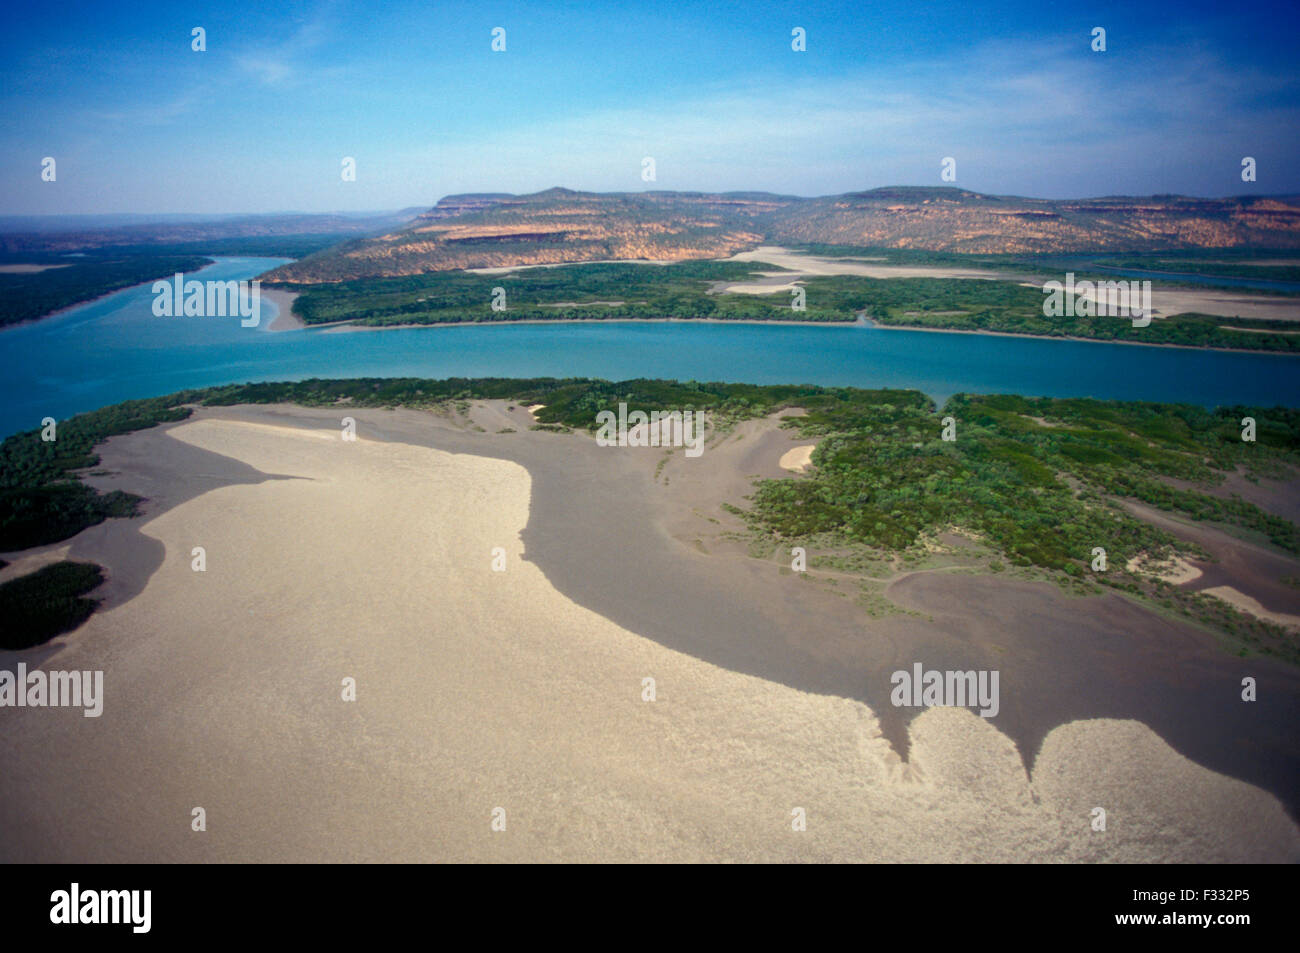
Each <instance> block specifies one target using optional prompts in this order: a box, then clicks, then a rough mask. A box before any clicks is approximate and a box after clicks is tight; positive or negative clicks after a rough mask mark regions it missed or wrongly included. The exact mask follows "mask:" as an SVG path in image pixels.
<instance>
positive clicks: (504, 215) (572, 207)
mask: <svg viewBox="0 0 1300 953" xmlns="http://www.w3.org/2000/svg"><path fill="white" fill-rule="evenodd" d="M763 242H774V243H784V244H816V243H821V244H832V245H854V246H869V247H879V248H913V249H925V250H930V251H946V252H970V253H977V254H999V253H1000V254H1037V253H1050V252H1089V251H1156V250H1172V249H1178V248H1208V247H1224V248H1226V247H1240V246H1255V247H1261V248H1291V247H1297V246H1300V199H1297V197H1295V196H1284V197H1260V198H1253V197H1239V198H1227V199H1198V198H1188V197H1185V196H1177V195H1165V196H1152V197H1148V198H1131V197H1124V196H1119V197H1109V198H1097V199H1070V200H1052V199H1026V198H1016V197H1011V196H995V195H981V194H979V193H976V192H968V191H965V190H963V189H957V188H952V187H942V188H925V187H892V188H883V189H874V190H872V191H869V192H851V193H847V194H844V195H834V196H825V197H821V198H799V197H797V196H789V195H773V194H771V193H766V192H727V193H721V194H711V193H701V192H608V193H595V192H574V191H571V190H569V189H562V188H554V189H548V190H546V191H545V192H538V193H536V194H533V195H509V194H504V193H480V194H470V195H451V196H447V197H446V198H444V199H442V200H441V201H439V202H438V204H437V205H435V206H434V207H433V208H431V209H429V210H428V211H426V212H424V213H422V214H420V215H419V216H417V217H416V218H415V219H413V220H411V221H410V222H409V223H408V224H406V225H405V226H403V227H402V228H400V229H398V230H396V231H393V232H390V233H388V234H385V235H381V236H378V237H372V238H361V239H357V240H354V241H350V242H347V243H345V244H342V245H338V246H335V247H333V248H330V249H327V250H325V251H322V252H319V253H317V254H314V255H311V256H309V257H307V258H304V259H302V260H301V261H297V262H294V263H293V264H290V265H285V266H284V267H282V268H279V269H276V270H275V271H274V272H271V273H270V274H269V275H268V276H267V280H270V281H283V282H294V283H302V284H314V283H319V282H333V281H344V280H348V279H351V278H363V277H381V276H396V275H412V274H422V273H425V272H430V271H449V270H454V269H458V268H492V267H507V266H515V265H551V264H563V263H567V262H583V261H608V260H648V261H682V260H687V259H698V258H723V257H726V256H728V255H732V254H735V253H736V252H739V251H745V250H748V249H751V248H754V247H756V246H757V245H759V244H760V243H763Z"/></svg>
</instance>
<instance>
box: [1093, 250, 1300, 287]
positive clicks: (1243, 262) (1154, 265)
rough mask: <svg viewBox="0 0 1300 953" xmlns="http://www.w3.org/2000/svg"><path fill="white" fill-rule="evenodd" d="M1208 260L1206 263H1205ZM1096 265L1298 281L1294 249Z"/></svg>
mask: <svg viewBox="0 0 1300 953" xmlns="http://www.w3.org/2000/svg"><path fill="white" fill-rule="evenodd" d="M1207 259H1208V260H1207ZM1259 260H1265V261H1287V263H1286V264H1269V265H1260V264H1255V262H1256V261H1259ZM1095 264H1096V265H1098V266H1104V267H1107V268H1121V269H1127V270H1141V271H1163V272H1168V273H1169V274H1170V275H1180V274H1181V275H1204V276H1207V277H1216V276H1221V277H1225V278H1255V279H1259V280H1263V281H1300V256H1297V255H1296V252H1295V250H1294V249H1289V250H1286V251H1278V252H1273V253H1269V252H1263V251H1257V250H1255V249H1249V250H1238V249H1229V248H1214V249H1206V250H1204V251H1202V252H1201V253H1200V254H1199V255H1198V254H1196V253H1194V252H1180V253H1179V254H1177V255H1146V256H1126V257H1118V258H1107V259H1099V260H1097V261H1096V262H1095Z"/></svg>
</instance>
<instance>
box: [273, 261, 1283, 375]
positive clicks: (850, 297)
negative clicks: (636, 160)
mask: <svg viewBox="0 0 1300 953" xmlns="http://www.w3.org/2000/svg"><path fill="white" fill-rule="evenodd" d="M813 247H814V248H816V249H818V250H824V248H825V247H826V246H813ZM834 248H835V249H837V250H839V251H847V249H844V248H842V247H841V246H834ZM853 250H854V251H867V250H864V249H853ZM889 257H890V258H891V261H898V262H900V263H911V264H917V263H931V264H945V265H950V264H958V263H960V264H964V265H967V266H979V267H989V268H992V267H1007V266H1008V263H1007V262H1006V261H1004V260H1003V259H1004V257H1005V256H982V257H980V258H975V257H971V258H969V259H967V257H966V256H958V255H952V254H944V253H939V252H912V253H909V254H907V255H903V254H902V253H900V252H898V251H893V252H892V254H891V255H890V256H889ZM1015 267H1018V268H1021V269H1022V270H1023V268H1024V265H1022V264H1021V265H1015ZM773 268H774V266H770V265H766V264H761V263H760V264H753V263H746V262H720V261H689V262H679V263H677V264H673V265H662V266H656V265H637V264H590V265H569V266H565V267H561V268H525V269H520V270H518V271H516V272H512V273H510V274H500V275H480V274H471V273H469V272H461V271H445V272H435V273H432V274H424V275H412V276H408V277H402V278H363V279H358V280H354V281H344V282H339V283H338V284H333V285H313V286H305V287H303V288H302V289H301V290H302V294H301V295H300V296H299V297H298V299H297V300H296V301H295V302H294V313H295V314H297V315H298V316H299V317H301V318H302V320H303V321H304V322H305V323H307V324H326V323H331V322H338V321H352V322H355V323H357V324H363V325H369V326H373V327H385V326H393V325H402V324H452V323H461V322H483V321H493V322H508V321H559V320H633V319H649V318H674V319H683V320H689V319H712V320H732V321H810V322H852V321H854V320H855V319H856V318H857V316H858V315H859V314H865V315H866V316H868V317H870V318H871V319H872V320H873V321H874V322H876V323H877V324H880V325H886V326H892V327H918V328H936V329H945V330H959V331H995V332H1001V333H1007V334H1028V335H1037V336H1045V337H1078V338H1087V339H1091V340H1100V341H1131V342H1138V343H1143V344H1180V345H1184V346H1192V347H1218V348H1232V349H1245V350H1267V351H1282V352H1287V353H1300V334H1295V333H1287V332H1295V331H1300V321H1265V320H1260V319H1254V318H1230V319H1229V318H1221V317H1215V316H1211V315H1203V314H1181V315H1176V316H1173V317H1169V318H1163V319H1160V320H1156V321H1153V322H1152V323H1151V324H1150V325H1149V326H1148V327H1144V328H1136V327H1134V326H1133V322H1132V321H1131V320H1130V319H1129V318H1120V317H1087V316H1076V317H1064V316H1062V317H1046V316H1044V314H1043V297H1044V296H1043V292H1042V290H1041V288H1038V287H1026V286H1024V285H1022V284H1019V283H1017V282H1014V281H994V280H987V281H985V280H973V279H969V278H863V277H859V276H850V275H836V276H828V277H814V278H807V279H800V280H799V283H800V284H802V285H803V287H804V289H805V291H806V310H803V311H795V310H793V309H792V308H791V306H790V305H791V296H790V295H789V294H788V293H787V292H784V291H780V292H775V293H773V294H767V295H752V294H732V293H722V292H721V291H720V289H721V287H723V286H725V285H726V284H731V283H736V282H744V281H754V280H756V279H758V278H759V277H760V275H759V273H760V272H762V271H770V270H772V269H773ZM1047 273H1048V272H1044V274H1047ZM1050 273H1052V274H1059V272H1055V271H1053V272H1050ZM1081 277H1082V276H1081ZM497 287H500V288H504V289H505V292H506V304H507V310H505V311H493V310H492V308H491V302H492V289H493V288H497ZM610 302H614V303H612V304H611V303H610ZM1233 328H1239V329H1242V330H1233Z"/></svg>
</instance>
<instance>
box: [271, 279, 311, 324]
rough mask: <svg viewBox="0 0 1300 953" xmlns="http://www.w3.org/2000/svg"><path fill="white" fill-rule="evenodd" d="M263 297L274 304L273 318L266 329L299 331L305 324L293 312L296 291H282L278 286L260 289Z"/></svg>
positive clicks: (296, 295) (296, 296) (296, 298)
mask: <svg viewBox="0 0 1300 953" xmlns="http://www.w3.org/2000/svg"><path fill="white" fill-rule="evenodd" d="M261 294H262V297H263V298H267V299H269V300H270V301H271V303H272V304H274V305H275V308H276V315H275V320H274V321H272V322H271V323H270V325H268V326H267V330H268V331H301V330H302V329H303V328H305V327H307V325H306V324H305V323H304V322H303V320H302V319H301V318H300V317H298V316H297V315H296V314H294V313H293V303H294V302H295V301H296V300H298V294H299V293H298V292H297V291H283V290H281V289H279V288H263V289H261Z"/></svg>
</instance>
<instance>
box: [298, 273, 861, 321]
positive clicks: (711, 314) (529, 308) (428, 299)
mask: <svg viewBox="0 0 1300 953" xmlns="http://www.w3.org/2000/svg"><path fill="white" fill-rule="evenodd" d="M772 268H773V266H770V265H751V264H746V263H742V262H718V261H690V262H681V263H678V264H675V265H664V266H659V265H631V264H591V265H581V266H576V267H564V268H527V269H521V270H520V271H517V272H513V273H511V274H503V275H478V274H471V273H469V272H463V271H444V272H434V273H432V274H425V275H411V276H408V277H402V278H367V279H359V280H356V281H344V282H340V283H338V284H334V285H327V286H309V287H307V288H305V289H304V290H303V293H302V294H301V295H300V296H299V298H298V299H297V301H295V302H294V308H293V310H294V313H295V314H297V315H298V316H299V317H301V318H302V320H303V321H304V322H305V323H307V324H324V323H328V322H333V321H354V322H356V323H357V324H364V325H370V326H374V327H383V326H390V325H395V324H453V323H460V322H466V321H496V322H505V321H560V320H580V319H593V318H594V319H603V320H627V319H631V318H652V317H653V318H716V319H719V320H723V319H729V320H748V321H771V320H791V319H792V318H798V317H800V315H797V314H793V313H792V312H791V310H790V296H789V295H788V294H778V295H774V296H764V297H756V296H753V295H716V296H715V295H710V294H709V293H708V290H709V287H710V285H711V284H712V283H713V282H736V281H748V280H753V279H754V278H755V277H757V272H758V271H760V270H772ZM497 287H500V288H504V289H505V292H506V305H507V310H505V311H493V310H492V306H491V303H492V289H493V288H497ZM611 301H613V302H621V304H613V305H611V304H604V303H599V302H611ZM823 320H835V321H839V320H846V318H845V316H844V315H833V316H832V315H825V316H824V317H823ZM848 320H851V318H849V319H848Z"/></svg>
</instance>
